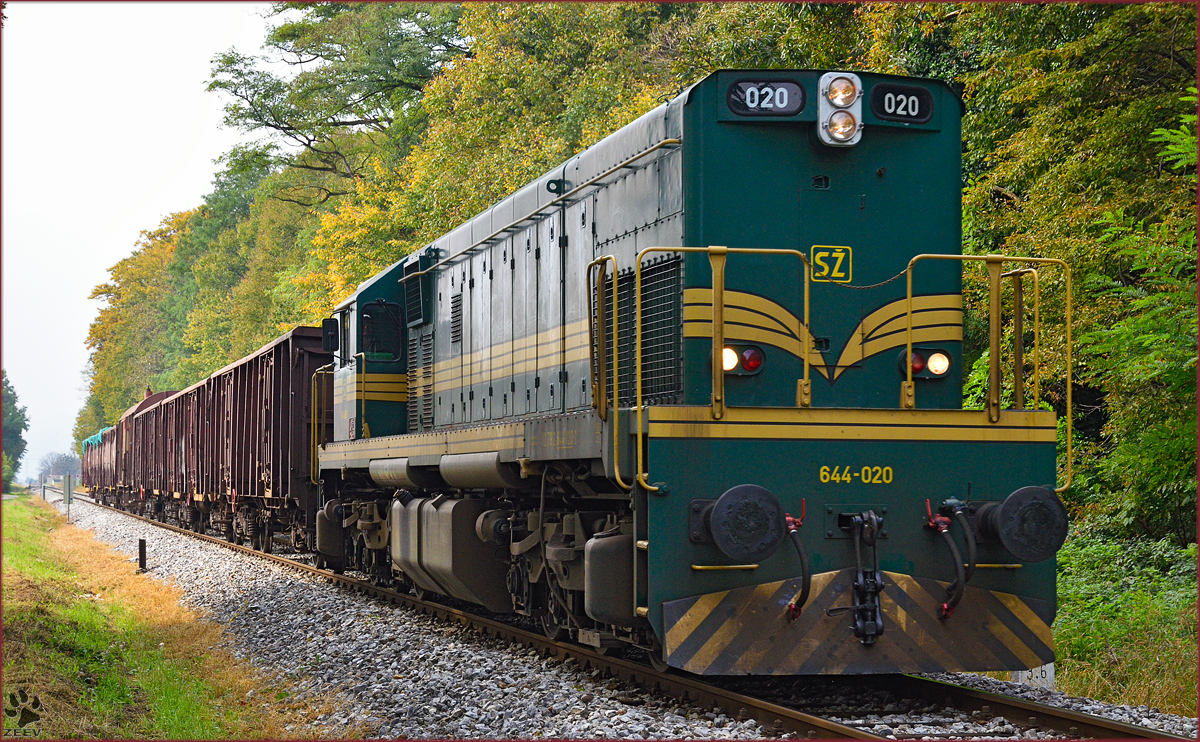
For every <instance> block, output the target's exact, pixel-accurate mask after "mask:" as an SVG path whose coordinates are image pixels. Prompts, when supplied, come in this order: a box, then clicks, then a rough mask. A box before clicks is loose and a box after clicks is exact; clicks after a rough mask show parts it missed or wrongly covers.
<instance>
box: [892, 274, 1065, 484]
mask: <svg viewBox="0 0 1200 742" xmlns="http://www.w3.org/2000/svg"><path fill="white" fill-rule="evenodd" d="M922 260H957V261H960V262H965V261H968V260H972V261H980V262H983V263H985V264H986V265H987V269H988V284H989V289H988V291H989V299H990V317H989V328H988V329H989V333H988V334H989V338H988V341H989V342H988V344H989V357H988V419H989V420H990V421H992V422H997V421H999V419H1000V278H1001V272H1000V271H1001V268H1002V267H1003V264H1004V263H1018V264H1020V263H1025V264H1041V265H1057V266H1059V267H1061V268H1062V270H1063V276H1064V278H1065V290H1066V303H1065V315H1064V324H1065V328H1066V332H1065V335H1066V377H1067V471H1066V481H1065V482H1064V483H1063V484H1062V486H1061V487H1056V488H1055V490H1054V491H1055V492H1065V491H1066V490H1067V488H1068V487H1070V486H1071V478H1072V476H1073V473H1072V460H1073V458H1074V454H1075V451H1074V444H1073V435H1074V426H1073V421H1072V417H1073V416H1074V406H1073V403H1074V400H1073V397H1072V390H1071V365H1072V361H1071V267H1070V266H1069V265H1067V263H1066V262H1065V261H1063V260H1059V259H1058V258H1026V257H1014V256H1009V255H933V254H928V253H923V254H921V255H917V256H915V257H913V259H912V260H910V261H908V268H906V269H905V273H906V274H907V275H906V278H907V284H908V288H907V295H906V297H905V299H906V305H905V312H906V316H905V320H906V339H905V348H906V351H907V352H906V354H905V356H904V357H905V359H906V360H907V361H908V362H907V363H905V364H904V365H905V367H906V369H907V372H906V379H905V381H903V382H901V386H900V400H901V406H902V407H904V408H907V409H915V408H916V388H915V386H914V385H913V377H912V374H913V370H912V361H911V359H912V354H913V338H912V336H913V323H912V301H913V278H912V277H913V267H914V266H915V265H916V264H917V263H918V262H919V261H922ZM1035 290H1036V291H1037V292H1038V294H1037V299H1035V317H1036V318H1035V320H1034V321H1035V324H1037V325H1038V326H1039V329H1040V321H1041V318H1040V316H1039V315H1038V314H1036V312H1037V307H1038V303H1040V291H1041V288H1040V285H1038V286H1037V288H1036V289H1035ZM1035 347H1036V346H1035ZM1036 352H1037V351H1035V354H1036ZM1035 357H1036V356H1035ZM1035 363H1036V361H1035ZM1035 379H1036V376H1035ZM1035 389H1036V390H1037V391H1038V392H1040V391H1041V387H1040V385H1039V386H1035Z"/></svg>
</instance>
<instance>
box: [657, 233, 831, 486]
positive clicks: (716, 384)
mask: <svg viewBox="0 0 1200 742" xmlns="http://www.w3.org/2000/svg"><path fill="white" fill-rule="evenodd" d="M654 252H692V253H701V252H702V253H707V254H708V259H709V262H710V264H711V265H712V268H713V286H712V302H713V304H712V308H713V316H712V325H713V350H712V353H713V359H712V369H713V371H712V373H713V392H712V408H713V411H712V415H713V419H715V420H720V419H721V417H723V416H724V414H725V369H724V368H723V367H722V365H721V352H722V351H723V350H724V347H725V259H726V256H727V255H729V254H730V253H741V254H747V255H795V256H796V257H798V258H800V262H801V263H803V264H804V330H805V334H804V337H805V338H807V340H808V342H807V343H806V345H807V346H809V347H805V348H804V378H803V379H802V380H801V385H800V389H801V391H802V392H803V393H802V394H801V395H798V396H800V397H801V399H800V400H798V401H802V402H808V401H810V400H811V380H810V379H809V366H810V362H809V356H810V355H811V352H812V348H811V345H812V331H811V330H810V329H809V295H810V294H811V291H809V288H810V286H811V284H810V274H811V272H812V271H811V266H810V265H809V262H808V256H807V255H805V254H804V253H802V252H800V251H799V250H788V249H769V248H758V247H725V246H723V245H711V246H709V247H647V248H646V249H644V250H642V251H641V252H639V253H638V255H637V262H636V265H635V266H634V270H635V276H636V277H635V280H634V297H635V298H634V309H633V311H634V330H633V339H634V375H635V377H636V379H637V390H636V399H635V405H634V408H633V409H634V413H635V414H636V415H637V471H636V478H637V483H638V484H640V485H641V486H642V487H643V488H645V489H646V491H647V492H657V491H658V487H654V486H652V485H651V484H650V483H649V482H647V481H646V477H647V475H648V474H649V472H647V471H646V468H645V455H646V454H645V450H644V449H645V447H644V445H643V440H644V438H645V432H644V427H645V421H644V420H643V419H642V260H643V259H644V258H645V257H646V256H647V255H649V254H650V253H654ZM803 406H807V404H805V405H803Z"/></svg>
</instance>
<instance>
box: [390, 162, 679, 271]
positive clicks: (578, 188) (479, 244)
mask: <svg viewBox="0 0 1200 742" xmlns="http://www.w3.org/2000/svg"><path fill="white" fill-rule="evenodd" d="M676 144H683V140H680V139H664V140H662V141H661V142H659V143H658V144H654V145H651V146H650V147H647V148H646V149H644V150H642V151H641V152H639V153H638V154H636V155H634V156H633V157H630V158H629V159H627V160H625V161H624V162H622V163H621V164H620V165H617V166H616V167H612V168H609V169H608V170H605V171H604V172H602V173H600V174H599V175H597V176H595V177H594V178H591V179H590V180H588V181H587V182H585V183H581V184H580V185H578V186H576V187H575V188H573V189H571V190H570V191H568V192H567V193H564V194H562V195H561V196H559V197H558V198H556V199H554V200H553V201H549V202H547V203H545V204H544V205H542V206H539V207H537V208H536V209H534V210H533V211H531V212H529V213H528V214H526V215H525V216H523V217H521V218H520V219H517V220H516V221H513V222H510V223H509V224H507V225H506V226H503V227H501V228H500V229H497V230H496V231H495V232H492V233H491V234H489V235H488V236H487V237H484V238H483V239H482V240H479V241H478V242H476V243H475V244H473V245H471V246H470V247H468V248H467V249H465V250H463V251H462V252H459V253H455V254H454V255H450V256H447V257H445V258H443V259H442V260H439V261H438V262H436V263H434V264H433V265H431V266H429V267H428V268H426V269H425V270H421V271H415V272H413V273H409V274H408V275H406V276H401V277H400V278H399V279H397V280H396V283H404V282H405V281H407V280H408V279H410V278H416V277H417V276H423V275H425V274H426V273H428V272H430V271H432V270H435V269H436V268H438V267H440V266H442V265H445V264H446V263H448V262H450V261H452V260H457V259H458V258H461V257H462V256H464V255H467V254H469V253H471V252H472V251H474V250H475V248H477V247H482V246H483V245H486V244H488V243H489V242H491V241H492V240H494V239H496V238H497V237H499V236H500V235H502V234H504V233H505V232H507V231H509V230H510V229H512V228H513V227H515V226H517V225H518V224H522V223H524V222H527V221H529V220H530V219H532V218H534V217H535V216H537V215H538V214H540V213H542V212H543V211H545V210H546V209H549V208H550V207H552V206H555V205H557V204H559V203H562V202H563V201H566V200H568V199H570V198H572V197H574V196H575V194H577V193H579V192H580V191H582V190H583V189H584V188H590V187H591V186H593V185H595V184H596V183H598V182H600V181H601V180H604V179H605V178H607V177H608V176H610V175H612V174H613V173H615V172H617V171H619V170H624V169H625V168H627V167H629V166H630V165H631V164H633V163H634V162H637V161H638V160H640V159H642V158H643V157H645V156H646V155H648V154H650V153H651V152H655V151H657V150H660V149H662V148H663V147H670V146H674V145H676Z"/></svg>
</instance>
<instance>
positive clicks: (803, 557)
mask: <svg viewBox="0 0 1200 742" xmlns="http://www.w3.org/2000/svg"><path fill="white" fill-rule="evenodd" d="M785 522H786V523H787V530H788V535H789V536H791V537H792V543H793V544H795V546H796V553H797V554H798V555H799V556H800V595H799V596H797V597H796V599H795V600H793V601H792V602H791V603H789V604H788V616H789V618H790V619H791V620H793V621H794V620H796V619H797V618H799V617H800V611H802V610H803V609H804V605H805V604H806V603H807V602H808V593H809V590H811V589H812V566H811V565H810V564H809V561H808V551H806V550H805V548H804V541H803V540H802V539H801V538H800V526H802V525H804V503H803V501H801V504H800V517H799V518H793V517H792V516H790V515H788V516H786V521H785Z"/></svg>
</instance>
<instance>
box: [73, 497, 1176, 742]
mask: <svg viewBox="0 0 1200 742" xmlns="http://www.w3.org/2000/svg"><path fill="white" fill-rule="evenodd" d="M60 509H62V508H61V504H60ZM71 520H72V522H73V524H74V525H76V526H78V527H80V528H86V529H90V530H92V531H93V532H94V534H95V536H96V538H97V539H99V540H101V541H104V542H107V543H109V544H111V545H112V546H113V547H114V548H115V549H116V550H117V551H119V552H121V553H123V554H127V555H129V556H131V557H133V558H135V559H136V556H137V548H138V539H139V538H144V539H146V548H147V554H148V565H147V566H148V568H149V570H148V571H149V573H150V575H151V576H153V577H155V578H157V579H161V580H164V581H167V582H173V583H174V584H176V585H177V586H178V587H179V588H180V589H181V590H182V591H183V594H184V597H183V602H184V603H185V604H186V605H188V606H189V607H193V608H196V609H197V610H199V611H200V612H201V614H202V615H204V616H205V617H206V618H207V619H208V620H212V621H215V622H217V623H219V624H220V625H221V626H222V627H223V629H224V630H225V633H226V635H227V636H228V637H229V639H230V641H231V643H232V646H231V647H230V649H231V651H233V653H234V654H235V655H236V656H238V657H241V658H244V659H245V660H247V661H249V662H251V663H252V664H253V665H255V666H256V667H258V668H260V669H262V670H263V671H265V672H267V673H269V674H271V675H273V676H276V677H279V678H285V679H287V680H289V681H290V682H291V683H292V685H293V687H294V688H295V689H296V695H297V697H298V699H299V700H303V699H305V698H313V699H316V698H322V699H329V700H331V701H332V703H333V705H334V706H336V707H337V708H339V709H340V710H339V711H337V712H335V713H331V714H328V715H325V716H323V717H321V718H319V719H318V720H317V724H318V725H319V727H320V729H321V734H322V736H337V733H338V731H339V730H346V731H349V730H352V729H357V730H366V734H367V735H368V736H369V737H376V738H378V737H397V736H404V737H421V738H443V739H445V738H514V737H515V738H523V739H530V738H535V737H541V738H580V737H582V738H622V739H688V738H703V739H756V738H762V737H764V736H773V735H769V734H768V731H767V730H765V729H763V728H761V727H760V726H759V725H758V724H757V723H756V722H754V721H750V720H748V721H741V722H739V721H736V720H732V719H729V718H727V717H726V716H724V715H723V714H720V713H718V712H715V711H711V710H709V709H703V708H699V707H696V706H694V705H689V704H683V703H680V702H679V701H676V700H675V699H672V698H669V697H666V696H662V695H659V694H652V693H647V692H643V691H641V690H639V689H636V688H631V687H629V686H626V685H625V684H623V683H619V682H614V681H609V680H606V679H604V678H602V677H601V676H600V673H599V671H593V672H590V673H589V672H584V671H583V670H582V669H581V668H580V667H579V665H578V663H576V662H575V661H574V660H569V659H568V660H565V661H563V660H558V659H554V658H549V659H545V658H542V657H540V656H539V655H538V654H537V653H536V652H533V651H531V650H527V649H524V648H521V647H516V646H513V645H511V644H509V643H507V642H505V641H504V640H501V639H497V638H494V637H483V636H481V635H480V634H478V633H476V632H473V631H471V630H469V629H466V628H465V627H462V626H460V625H458V624H448V623H445V622H443V621H441V620H440V619H437V618H435V617H431V616H428V615H425V614H421V613H418V612H416V611H413V610H411V609H408V608H406V607H403V606H395V605H392V604H389V603H385V602H383V601H380V600H378V599H375V598H372V597H370V596H366V595H362V594H359V593H355V592H352V591H349V590H345V589H342V588H338V587H336V586H334V585H332V584H330V583H328V582H326V581H324V580H321V579H319V578H317V577H313V576H311V575H308V574H304V573H300V572H296V571H293V570H290V569H287V568H285V567H283V566H281V565H277V564H273V563H271V562H267V561H264V560H260V559H257V558H255V557H253V556H249V555H245V554H239V553H237V552H234V551H231V550H229V549H225V548H222V547H220V546H216V545H213V544H207V543H203V542H200V541H197V540H195V539H191V538H188V537H186V536H183V535H180V534H176V533H173V532H170V531H166V530H164V529H160V528H157V527H155V526H152V525H149V524H147V523H144V522H141V521H138V520H135V519H133V518H131V517H128V516H125V515H122V514H120V513H116V512H113V511H108V510H103V509H100V508H97V507H94V506H92V505H91V504H90V503H86V502H83V501H80V500H76V501H75V503H74V504H73V505H72V512H71ZM931 677H934V678H935V679H938V680H944V681H946V682H951V683H956V684H960V685H967V686H971V687H975V688H978V689H980V690H985V691H989V692H993V693H1000V694H1004V695H1009V696H1016V697H1019V698H1023V699H1026V700H1029V701H1034V702H1038V703H1045V704H1049V705H1054V706H1059V707H1063V708H1070V709H1073V710H1076V711H1081V712H1084V713H1088V714H1095V715H1097V716H1105V717H1108V718H1112V719H1116V720H1119V721H1123V722H1126V723H1130V724H1137V725H1140V726H1146V727H1151V728H1155V729H1160V730H1162V731H1166V732H1171V733H1174V734H1179V735H1183V736H1190V737H1195V736H1196V732H1197V724H1196V719H1191V718H1187V717H1180V716H1174V715H1171V714H1165V713H1162V712H1159V711H1157V710H1156V709H1149V708H1147V707H1144V706H1143V707H1129V706H1119V705H1114V704H1107V703H1102V702H1100V701H1095V700H1092V699H1086V698H1074V697H1071V696H1067V695H1066V694H1064V693H1061V692H1058V691H1049V690H1045V689H1042V688H1037V687H1033V686H1028V685H1024V684H1020V683H1008V682H1003V681H998V680H993V679H991V678H987V677H984V676H979V675H959V674H946V675H937V676H931ZM763 680H765V679H763ZM754 682H755V681H750V684H754ZM788 683H793V685H791V686H790V688H794V689H796V690H794V691H793V690H790V688H789V685H788ZM770 685H771V692H770V693H768V694H766V695H767V696H769V697H771V700H773V701H775V702H776V703H784V704H786V705H791V706H795V707H797V708H800V709H801V710H805V711H808V712H809V713H817V714H818V715H820V716H824V717H826V718H830V719H832V720H835V721H840V722H842V723H846V724H850V725H852V726H858V727H861V728H863V729H866V730H868V731H871V732H874V733H875V734H880V735H883V736H888V737H896V736H902V737H925V735H926V734H929V735H936V737H935V736H929V737H926V738H927V739H934V738H937V739H944V738H945V737H946V735H947V733H950V734H953V735H954V736H961V737H963V738H972V737H979V738H993V739H995V738H1003V737H1012V738H1017V737H1021V738H1051V737H1052V736H1053V735H1043V734H1040V733H1032V734H1031V733H1028V732H1024V733H1023V732H1022V730H1021V729H1020V727H1019V726H1014V725H1012V724H1010V723H1009V722H1007V721H1006V720H1005V719H1003V718H995V719H981V718H978V717H977V716H976V717H972V716H970V715H967V714H966V713H964V712H959V711H955V710H953V709H940V708H935V707H932V706H930V707H925V706H918V705H914V704H912V703H909V702H907V701H903V700H901V701H899V702H897V701H895V700H894V699H879V698H872V697H871V695H870V693H865V694H864V693H862V692H855V691H847V690H844V688H845V687H846V686H840V684H839V687H841V688H843V690H834V689H833V688H829V695H828V696H826V697H821V696H819V695H818V694H819V693H820V692H824V691H820V690H818V688H819V687H820V686H821V684H819V683H818V684H815V685H811V686H803V684H802V683H798V682H797V681H785V682H783V683H780V682H779V681H774V682H771V683H770ZM802 686H803V687H802ZM747 690H748V689H747ZM764 690H765V688H764ZM889 703H890V706H889ZM296 731H297V732H300V731H301V729H300V728H299V727H298V728H297V729H296Z"/></svg>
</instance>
